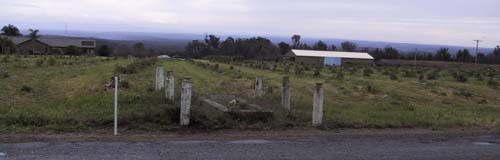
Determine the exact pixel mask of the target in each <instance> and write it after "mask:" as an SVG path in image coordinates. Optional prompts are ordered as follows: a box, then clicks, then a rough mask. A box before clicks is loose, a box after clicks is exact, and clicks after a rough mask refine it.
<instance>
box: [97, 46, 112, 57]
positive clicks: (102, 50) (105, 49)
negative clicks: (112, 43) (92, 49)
mask: <svg viewBox="0 0 500 160" xmlns="http://www.w3.org/2000/svg"><path fill="white" fill-rule="evenodd" d="M112 52H113V49H112V48H110V47H109V46H108V45H103V46H101V47H99V49H98V50H97V54H98V55H99V56H103V57H108V56H110V55H111V53H112Z"/></svg>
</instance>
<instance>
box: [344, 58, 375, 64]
mask: <svg viewBox="0 0 500 160" xmlns="http://www.w3.org/2000/svg"><path fill="white" fill-rule="evenodd" d="M345 64H360V65H373V64H375V61H374V60H372V59H349V58H342V65H345Z"/></svg>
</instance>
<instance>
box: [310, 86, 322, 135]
mask: <svg viewBox="0 0 500 160" xmlns="http://www.w3.org/2000/svg"><path fill="white" fill-rule="evenodd" d="M323 94H324V89H323V84H322V83H316V87H315V89H314V103H313V113H312V125H313V126H320V125H321V124H322V123H323V98H324V95H323Z"/></svg>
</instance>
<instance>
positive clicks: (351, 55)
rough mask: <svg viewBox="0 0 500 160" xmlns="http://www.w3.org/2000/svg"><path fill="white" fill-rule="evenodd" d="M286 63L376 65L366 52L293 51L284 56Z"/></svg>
mask: <svg viewBox="0 0 500 160" xmlns="http://www.w3.org/2000/svg"><path fill="white" fill-rule="evenodd" d="M284 60H285V61H289V62H293V63H299V64H313V65H330V66H340V65H343V64H365V65H371V64H373V63H374V58H373V57H372V56H371V55H370V54H368V53H364V52H339V51H314V50H298V49H293V50H291V51H290V52H288V53H287V54H286V55H285V56H284Z"/></svg>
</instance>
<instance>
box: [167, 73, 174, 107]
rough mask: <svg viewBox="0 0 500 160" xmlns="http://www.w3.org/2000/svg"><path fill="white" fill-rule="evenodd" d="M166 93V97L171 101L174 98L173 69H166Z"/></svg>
mask: <svg viewBox="0 0 500 160" xmlns="http://www.w3.org/2000/svg"><path fill="white" fill-rule="evenodd" d="M166 83H167V84H166V91H165V92H166V95H167V99H169V100H171V101H173V100H174V94H175V92H174V88H175V85H174V84H175V83H174V71H168V72H167V80H166Z"/></svg>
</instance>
